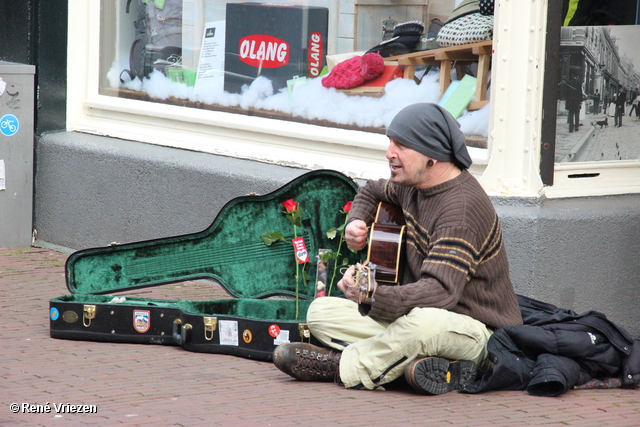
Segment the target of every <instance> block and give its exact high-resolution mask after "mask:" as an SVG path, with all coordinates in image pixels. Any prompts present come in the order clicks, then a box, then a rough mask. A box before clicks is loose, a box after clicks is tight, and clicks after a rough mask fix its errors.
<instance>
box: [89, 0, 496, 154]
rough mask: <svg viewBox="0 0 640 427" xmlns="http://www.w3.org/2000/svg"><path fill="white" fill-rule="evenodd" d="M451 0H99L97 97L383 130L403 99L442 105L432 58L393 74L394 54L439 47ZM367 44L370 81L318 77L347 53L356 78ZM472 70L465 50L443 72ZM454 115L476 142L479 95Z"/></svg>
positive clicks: (481, 117)
mask: <svg viewBox="0 0 640 427" xmlns="http://www.w3.org/2000/svg"><path fill="white" fill-rule="evenodd" d="M456 3H459V2H456V1H455V0H440V1H434V0H398V1H394V2H389V1H386V0H385V1H383V0H367V1H363V0H337V1H336V0H298V1H296V0H283V1H278V2H274V3H267V2H264V3H260V2H246V1H244V0H243V1H240V0H224V1H223V0H128V1H125V0H119V1H116V2H114V1H111V0H102V2H101V15H100V16H101V31H100V34H101V40H100V79H99V85H100V89H99V93H100V94H101V95H106V96H114V97H119V98H128V99H135V100H145V101H150V102H155V103H165V104H171V105H180V106H185V107H192V108H198V109H203V110H212V111H224V112H231V113H236V114H246V115H251V116H259V117H267V118H275V119H281V120H288V121H296V122H302V123H310V124H316V125H321V126H330V127H339V128H343V129H357V130H364V131H368V132H375V133H383V132H384V127H385V125H386V124H388V122H389V121H390V120H391V118H392V117H393V116H394V115H395V113H396V112H397V111H398V110H399V109H401V108H402V107H404V106H405V105H408V104H411V103H414V102H440V101H441V98H442V95H443V93H442V92H441V90H442V85H441V82H440V81H439V80H440V72H439V71H440V67H439V63H437V62H429V63H427V62H428V61H427V62H424V63H417V65H416V64H414V65H412V68H411V74H412V76H411V77H412V78H403V77H406V75H405V74H404V71H403V67H402V65H401V64H399V61H398V58H399V57H403V55H404V56H406V55H407V54H410V53H413V52H416V51H424V50H427V49H433V48H434V47H438V45H437V44H435V42H436V39H435V33H436V32H437V31H439V29H440V28H441V27H442V25H443V23H444V22H445V21H447V19H448V18H449V17H450V15H451V13H452V12H453V11H454V6H455V4H456ZM418 27H419V29H417V28H418ZM491 29H492V28H489V31H488V33H489V36H487V38H490V33H491V31H490V30H491ZM403 31H405V32H403ZM405 35H411V36H412V38H411V40H408V41H406V40H405V39H403V38H402V36H405ZM416 35H417V36H416ZM398 36H399V37H398ZM394 37H395V42H393V43H391V42H390V41H389V40H391V41H393V40H394ZM385 43H387V44H386V45H385ZM380 44H383V46H382V47H381V46H380ZM391 45H392V46H394V47H393V48H391V49H383V48H386V47H388V46H391ZM376 47H377V48H378V49H377V52H378V53H380V54H382V56H383V57H384V64H383V66H382V68H381V71H379V72H376V76H375V77H376V79H377V80H376V79H373V77H371V78H372V79H373V80H372V81H365V82H364V83H365V86H353V87H349V88H336V87H334V86H330V87H326V85H323V79H324V78H325V77H326V76H327V73H328V72H329V71H330V70H334V68H333V67H335V66H336V64H339V63H341V62H342V61H345V60H348V59H349V58H352V57H354V56H356V57H360V58H361V60H362V63H361V64H360V65H358V66H357V67H359V68H358V70H357V71H353V69H351V70H350V71H349V72H350V73H358V72H360V73H361V74H366V73H365V68H366V67H370V66H371V67H373V65H372V63H369V62H367V61H366V57H365V53H366V52H367V51H369V50H371V49H374V48H376ZM374 50H375V49H374ZM489 51H490V50H489ZM485 59H486V58H485ZM489 63H490V61H488V62H486V64H487V65H486V67H487V69H486V70H485V81H484V83H485V84H484V86H483V87H482V85H480V86H478V85H471V86H470V87H471V88H472V89H475V88H476V87H482V89H483V93H482V98H483V100H486V99H487V98H488V91H487V85H488V82H489V79H488V76H487V74H488V72H489V70H488V64H489ZM477 68H478V62H477V60H474V59H473V58H469V57H468V55H467V57H466V58H465V57H463V58H462V60H460V61H459V62H457V63H454V64H453V67H452V73H453V74H452V76H453V79H454V80H457V79H459V78H458V77H457V76H460V77H462V76H463V75H468V76H471V77H473V78H475V77H477V75H478V71H477ZM352 77H353V75H352V74H350V75H347V76H346V77H345V79H347V78H352ZM367 78H369V77H367ZM372 82H376V84H373V83H372ZM387 83H388V84H387ZM385 84H386V86H385ZM362 87H365V88H366V89H364V90H363V89H362ZM452 90H453V89H452ZM476 92H477V91H476ZM471 96H473V95H471ZM477 97H478V94H477V93H476V98H477ZM470 99H471V98H470ZM467 102H468V101H467ZM465 105H467V104H466V103H465ZM482 107H484V108H482ZM459 121H460V123H461V125H462V129H463V131H464V132H465V133H466V134H467V135H468V144H470V145H475V146H477V147H480V148H485V147H486V136H487V133H488V123H489V107H488V105H487V102H484V103H481V104H476V108H475V109H473V110H472V109H464V108H463V109H462V111H461V112H460V116H459Z"/></svg>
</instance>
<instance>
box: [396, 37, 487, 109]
mask: <svg viewBox="0 0 640 427" xmlns="http://www.w3.org/2000/svg"><path fill="white" fill-rule="evenodd" d="M492 46H493V42H492V41H486V42H479V43H470V44H465V45H461V46H453V47H446V48H440V49H432V50H425V51H421V52H413V53H408V54H406V55H398V56H394V57H392V58H387V59H388V60H395V61H398V65H399V66H400V67H402V69H403V73H404V74H403V77H404V78H405V79H413V78H415V68H416V67H417V66H424V65H435V66H438V67H440V93H441V94H444V93H445V92H446V91H447V88H448V87H449V85H450V84H451V69H452V67H453V66H454V64H456V65H460V63H466V62H477V63H478V73H477V76H476V78H477V79H478V82H477V87H476V100H475V101H474V102H471V103H470V104H469V106H468V107H467V108H468V109H469V110H479V109H480V108H482V107H484V106H485V105H487V104H488V103H489V101H488V100H487V86H488V81H489V66H490V65H491V54H492ZM458 71H459V75H458V77H459V78H462V77H463V75H464V71H463V68H462V67H459V68H458ZM460 73H462V74H460Z"/></svg>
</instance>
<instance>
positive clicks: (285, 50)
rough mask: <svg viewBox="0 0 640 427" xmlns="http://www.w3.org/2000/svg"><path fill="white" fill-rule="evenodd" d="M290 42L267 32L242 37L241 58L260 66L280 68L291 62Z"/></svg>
mask: <svg viewBox="0 0 640 427" xmlns="http://www.w3.org/2000/svg"><path fill="white" fill-rule="evenodd" d="M289 50H290V49H289V43H287V42H286V41H284V40H280V39H279V38H277V37H273V36H268V35H266V34H254V35H251V36H247V37H243V38H241V39H240V49H239V52H240V60H241V61H242V62H244V63H245V64H248V65H251V66H253V67H259V68H278V67H282V66H284V65H287V64H288V63H289Z"/></svg>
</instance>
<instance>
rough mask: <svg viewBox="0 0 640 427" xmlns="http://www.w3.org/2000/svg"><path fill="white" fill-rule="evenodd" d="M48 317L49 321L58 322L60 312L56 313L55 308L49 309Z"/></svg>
mask: <svg viewBox="0 0 640 427" xmlns="http://www.w3.org/2000/svg"><path fill="white" fill-rule="evenodd" d="M49 316H50V317H51V320H58V316H60V312H59V311H58V309H57V308H55V307H51V310H49Z"/></svg>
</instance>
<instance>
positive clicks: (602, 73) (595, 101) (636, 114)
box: [555, 25, 640, 162]
mask: <svg viewBox="0 0 640 427" xmlns="http://www.w3.org/2000/svg"><path fill="white" fill-rule="evenodd" d="M639 40H640V26H635V25H630V26H588V27H562V29H561V36H560V51H559V60H560V64H559V73H560V75H559V79H558V81H559V83H558V104H557V108H558V110H557V111H558V113H557V121H556V155H555V161H556V162H593V161H620V160H637V159H640V110H639V102H640V49H639V48H638V41H639Z"/></svg>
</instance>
